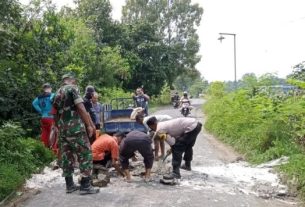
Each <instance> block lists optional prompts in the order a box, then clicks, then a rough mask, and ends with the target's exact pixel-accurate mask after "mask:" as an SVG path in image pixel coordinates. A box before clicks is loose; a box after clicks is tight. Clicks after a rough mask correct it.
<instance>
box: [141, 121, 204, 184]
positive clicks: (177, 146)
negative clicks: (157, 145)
mask: <svg viewBox="0 0 305 207" xmlns="http://www.w3.org/2000/svg"><path fill="white" fill-rule="evenodd" d="M147 125H148V126H149V127H150V128H151V129H152V130H153V131H155V132H156V133H155V136H157V137H158V138H159V139H161V140H165V142H167V143H168V144H169V145H170V146H171V151H172V154H173V155H172V156H173V157H172V166H173V172H172V173H171V174H170V175H168V176H167V175H165V176H163V178H164V179H167V180H170V179H172V180H175V179H180V178H181V175H180V165H181V162H182V154H183V153H184V157H183V159H184V161H185V164H184V165H183V166H181V168H182V169H185V170H188V171H190V170H191V161H192V159H193V146H194V144H195V142H196V139H197V136H198V134H199V133H200V131H201V127H202V124H201V123H200V122H199V121H197V120H196V119H194V118H176V119H172V120H169V121H164V122H158V121H157V119H156V117H151V118H150V119H149V120H148V121H147Z"/></svg>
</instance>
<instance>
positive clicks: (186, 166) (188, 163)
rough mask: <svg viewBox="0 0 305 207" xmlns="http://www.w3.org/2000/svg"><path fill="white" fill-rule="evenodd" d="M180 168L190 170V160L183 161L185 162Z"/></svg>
mask: <svg viewBox="0 0 305 207" xmlns="http://www.w3.org/2000/svg"><path fill="white" fill-rule="evenodd" d="M181 169H183V170H187V171H191V170H192V168H191V162H185V164H184V165H182V166H181Z"/></svg>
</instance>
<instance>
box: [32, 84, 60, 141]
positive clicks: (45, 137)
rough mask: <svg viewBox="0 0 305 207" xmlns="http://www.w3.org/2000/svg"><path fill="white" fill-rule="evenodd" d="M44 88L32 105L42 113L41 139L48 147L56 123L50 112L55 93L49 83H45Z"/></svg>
mask: <svg viewBox="0 0 305 207" xmlns="http://www.w3.org/2000/svg"><path fill="white" fill-rule="evenodd" d="M42 90H43V93H42V94H41V95H39V96H38V97H36V98H35V99H34V101H33V102H32V105H33V107H34V108H35V110H36V111H37V112H38V113H39V114H40V115H41V119H40V124H41V141H42V143H43V144H44V145H45V146H46V147H49V137H50V133H51V128H52V126H53V124H54V119H53V115H52V114H51V113H50V112H51V109H52V101H53V98H54V95H55V94H54V93H52V87H51V85H50V84H49V83H45V84H43V86H42Z"/></svg>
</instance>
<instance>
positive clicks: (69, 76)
mask: <svg viewBox="0 0 305 207" xmlns="http://www.w3.org/2000/svg"><path fill="white" fill-rule="evenodd" d="M65 78H73V79H75V74H74V73H73V72H68V73H66V74H64V75H63V76H62V80H64V79H65Z"/></svg>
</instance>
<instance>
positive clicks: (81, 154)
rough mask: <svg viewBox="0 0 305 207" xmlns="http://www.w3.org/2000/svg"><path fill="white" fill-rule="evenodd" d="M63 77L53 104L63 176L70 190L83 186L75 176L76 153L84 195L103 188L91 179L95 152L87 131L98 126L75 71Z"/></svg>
mask: <svg viewBox="0 0 305 207" xmlns="http://www.w3.org/2000/svg"><path fill="white" fill-rule="evenodd" d="M62 80H63V84H62V86H61V87H60V89H59V90H58V91H57V93H56V95H55V98H54V103H53V108H54V109H55V110H54V114H55V122H56V124H57V126H58V128H59V149H60V154H61V166H62V169H63V176H64V177H65V180H66V192H67V193H72V192H73V191H76V190H78V189H79V187H78V186H76V185H75V184H74V182H73V177H72V174H73V171H74V154H75V155H76V156H77V159H78V162H79V169H80V173H81V177H82V178H81V186H80V192H79V193H80V194H81V195H85V194H94V193H98V192H99V189H98V188H94V187H93V186H92V185H91V183H90V181H91V179H90V177H91V172H92V154H91V148H90V143H89V139H88V136H87V133H86V128H87V132H88V134H89V136H91V135H92V134H93V130H94V126H92V124H91V121H90V116H89V115H88V113H87V112H86V109H85V107H84V104H83V99H82V98H81V96H80V94H79V90H78V87H77V86H76V80H75V77H74V75H73V74H72V73H68V74H65V75H64V76H63V77H62ZM84 124H85V125H84ZM85 126H86V128H85Z"/></svg>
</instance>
